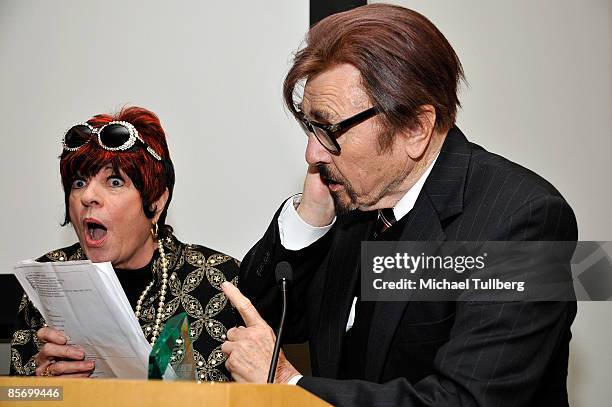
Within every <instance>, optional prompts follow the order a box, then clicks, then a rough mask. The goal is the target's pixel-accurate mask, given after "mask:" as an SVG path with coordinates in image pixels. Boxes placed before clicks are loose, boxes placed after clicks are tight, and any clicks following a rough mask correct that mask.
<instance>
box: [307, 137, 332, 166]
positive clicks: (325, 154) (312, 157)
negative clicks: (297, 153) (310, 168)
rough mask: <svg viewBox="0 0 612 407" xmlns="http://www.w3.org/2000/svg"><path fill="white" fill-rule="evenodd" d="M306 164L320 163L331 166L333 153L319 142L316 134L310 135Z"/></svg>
mask: <svg viewBox="0 0 612 407" xmlns="http://www.w3.org/2000/svg"><path fill="white" fill-rule="evenodd" d="M306 162H307V163H308V164H309V165H315V164H318V163H324V164H329V163H330V162H331V153H330V152H329V151H327V149H326V148H325V147H323V145H322V144H321V143H320V142H319V140H317V138H316V137H315V135H314V134H309V135H308V145H307V146H306Z"/></svg>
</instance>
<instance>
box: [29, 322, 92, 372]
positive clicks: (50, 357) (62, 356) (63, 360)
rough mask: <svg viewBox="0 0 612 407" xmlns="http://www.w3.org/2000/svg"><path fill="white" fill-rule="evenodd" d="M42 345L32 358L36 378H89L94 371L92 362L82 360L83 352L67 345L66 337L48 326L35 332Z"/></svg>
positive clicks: (74, 346)
mask: <svg viewBox="0 0 612 407" xmlns="http://www.w3.org/2000/svg"><path fill="white" fill-rule="evenodd" d="M36 335H37V336H38V340H39V341H40V342H41V343H44V345H43V346H42V347H41V348H40V352H38V353H37V354H36V356H34V364H35V365H36V376H62V377H89V375H91V373H92V372H93V371H94V368H95V363H94V361H93V360H84V359H85V351H84V350H83V349H82V348H80V347H78V346H76V345H67V342H68V337H67V336H66V335H65V334H64V333H63V332H61V331H58V330H57V329H54V328H51V327H49V326H46V327H43V328H40V329H39V330H38V332H36Z"/></svg>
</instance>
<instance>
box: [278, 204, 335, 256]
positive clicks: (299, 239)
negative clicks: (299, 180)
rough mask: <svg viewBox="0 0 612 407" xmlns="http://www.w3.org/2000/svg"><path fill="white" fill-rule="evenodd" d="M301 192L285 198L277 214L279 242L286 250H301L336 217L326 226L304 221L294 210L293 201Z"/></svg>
mask: <svg viewBox="0 0 612 407" xmlns="http://www.w3.org/2000/svg"><path fill="white" fill-rule="evenodd" d="M301 196H302V194H297V195H294V196H293V197H291V198H289V199H287V201H286V202H285V205H284V206H283V209H282V210H281V213H280V215H279V216H278V230H279V233H280V240H281V244H282V245H283V247H284V248H285V249H288V250H301V249H303V248H305V247H308V246H310V245H311V244H313V243H314V242H316V241H317V240H319V239H320V238H322V237H323V236H325V234H326V233H327V232H328V231H329V230H330V229H331V227H332V226H333V224H334V222H336V218H334V220H332V222H331V223H330V224H329V225H327V226H322V227H317V226H312V225H309V224H308V223H306V222H305V221H304V220H303V219H302V218H300V215H298V213H297V211H296V210H295V206H294V205H293V204H294V202H299V199H300V198H301Z"/></svg>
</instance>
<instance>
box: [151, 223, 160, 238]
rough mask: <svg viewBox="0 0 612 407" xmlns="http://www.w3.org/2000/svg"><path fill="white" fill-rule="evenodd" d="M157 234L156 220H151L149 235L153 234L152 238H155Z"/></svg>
mask: <svg viewBox="0 0 612 407" xmlns="http://www.w3.org/2000/svg"><path fill="white" fill-rule="evenodd" d="M158 234H159V226H158V225H157V222H151V236H153V239H155V240H157V236H158Z"/></svg>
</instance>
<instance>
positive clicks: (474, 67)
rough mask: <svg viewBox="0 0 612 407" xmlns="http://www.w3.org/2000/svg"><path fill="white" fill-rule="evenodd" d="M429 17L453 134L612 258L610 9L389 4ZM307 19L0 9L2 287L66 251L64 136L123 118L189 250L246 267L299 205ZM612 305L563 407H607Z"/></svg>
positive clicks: (214, 8)
mask: <svg viewBox="0 0 612 407" xmlns="http://www.w3.org/2000/svg"><path fill="white" fill-rule="evenodd" d="M395 3H399V4H402V5H404V6H407V7H410V8H413V9H415V10H417V11H419V12H422V13H423V14H425V15H426V16H428V17H429V18H430V19H431V20H432V21H433V22H434V23H435V24H436V25H437V26H438V27H439V28H440V29H441V31H442V32H443V33H444V34H445V35H446V36H447V38H448V39H449V40H450V42H451V44H452V45H453V46H454V47H455V49H456V51H457V53H458V54H459V56H460V58H461V60H462V62H463V64H464V68H465V71H466V75H467V77H468V80H469V83H470V87H469V88H467V89H464V90H463V92H462V98H461V99H462V103H463V110H462V111H461V112H460V114H459V125H460V127H461V128H462V129H463V130H464V132H465V133H466V134H467V135H468V137H470V138H471V140H472V141H474V142H477V143H479V144H481V145H483V146H484V147H485V148H488V149H489V150H492V151H495V152H498V153H500V154H502V155H504V156H506V157H508V158H510V159H512V160H513V161H516V162H518V163H520V164H523V165H525V166H527V167H528V168H531V169H533V170H534V171H536V172H538V173H539V174H541V175H543V176H544V177H545V178H547V179H548V180H550V181H551V182H552V183H553V184H554V185H555V186H556V187H557V188H558V189H559V190H560V191H561V192H562V193H563V194H564V195H565V197H566V198H567V200H568V201H569V202H570V204H571V205H572V206H573V208H574V210H575V212H576V216H577V218H578V222H579V227H580V238H581V239H582V240H612V217H610V214H609V208H610V206H611V205H610V204H611V203H612V188H611V187H612V182H611V181H610V176H611V175H612V2H611V1H610V0H536V1H534V0H519V1H509V0H503V1H494V2H491V1H486V0H462V1H450V0H428V1H425V0H414V1H407V0H405V1H395ZM307 28H308V1H306V0H300V1H298V0H292V1H286V0H285V1H283V0H273V1H270V0H269V1H265V2H253V1H247V0H241V1H232V2H220V1H218V2H201V1H179V2H167V1H161V0H154V1H153V0H149V1H147V2H144V1H132V2H126V1H119V0H105V1H104V2H99V1H98V2H97V1H79V2H75V1H69V0H54V1H43V0H39V1H34V0H21V1H20V0H0V112H2V119H1V120H0V140H1V143H0V151H1V152H2V159H1V160H0V177H1V178H0V180H1V182H2V186H3V188H2V191H3V192H2V197H1V200H0V224H1V225H2V234H1V236H0V270H10V269H11V268H12V266H13V264H14V263H15V262H16V261H17V260H20V259H24V258H31V257H35V256H39V255H41V254H42V253H44V252H46V251H48V250H50V249H53V248H57V247H60V246H64V245H67V244H70V243H72V242H74V241H75V238H74V236H73V232H72V230H71V229H70V228H60V227H59V223H60V222H61V220H62V219H63V195H62V192H61V186H60V180H59V171H58V159H57V156H58V155H59V153H60V144H59V142H60V139H61V136H62V133H63V131H64V130H65V129H66V128H67V127H69V126H70V125H71V124H73V123H74V122H76V121H81V120H85V119H87V118H89V117H90V116H91V115H92V114H95V113H101V112H107V111H110V110H113V109H116V108H118V107H120V106H122V105H124V104H135V105H141V106H144V107H147V108H149V109H151V110H153V111H155V112H156V113H157V114H158V115H159V116H160V118H161V121H162V125H163V126H164V128H165V129H166V132H167V135H168V139H169V144H170V151H171V154H172V156H173V160H174V162H175V166H176V172H177V184H176V188H175V197H174V200H173V203H172V208H171V211H170V216H169V222H170V223H171V224H172V225H173V226H174V227H175V230H176V234H177V236H178V237H179V238H181V239H182V240H183V241H186V242H193V243H201V244H206V245H207V246H210V247H214V248H217V249H219V250H222V251H225V252H226V253H228V254H231V255H233V256H235V257H238V258H241V257H242V256H243V255H244V254H245V253H246V251H247V250H248V248H249V247H250V246H251V245H252V244H253V243H254V242H255V241H256V240H257V239H258V238H259V236H260V235H261V234H262V233H263V231H264V230H265V227H266V226H267V224H268V222H269V219H270V217H271V216H272V214H273V212H274V210H275V209H276V207H277V205H278V204H279V203H280V201H281V200H282V199H283V198H284V197H286V196H287V195H289V194H291V193H293V192H295V191H297V190H299V189H300V187H301V182H302V173H303V172H304V169H305V164H304V160H303V149H304V147H305V145H306V143H305V138H304V136H303V135H302V134H301V131H300V130H299V128H298V126H297V125H296V124H294V123H293V122H292V120H291V119H290V118H289V117H288V115H287V114H286V113H285V112H284V110H283V108H282V101H281V84H282V80H283V77H284V74H285V73H286V71H287V69H288V67H289V61H290V56H291V53H292V52H293V51H294V50H295V49H296V48H297V47H298V45H299V44H300V42H301V39H302V37H303V34H304V33H305V32H306V30H307ZM610 311H612V304H608V303H588V304H587V303H580V304H579V314H578V317H577V319H576V322H575V323H574V326H573V332H574V340H573V341H572V355H571V361H570V362H571V363H570V380H569V382H570V386H569V387H570V396H571V399H572V401H573V405H575V406H579V407H582V406H589V407H590V406H602V407H603V406H607V405H609V400H611V399H612V386H610V382H611V381H612V380H611V379H612V373H610V369H612V352H609V349H610V346H611V345H612V315H611V312H610Z"/></svg>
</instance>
